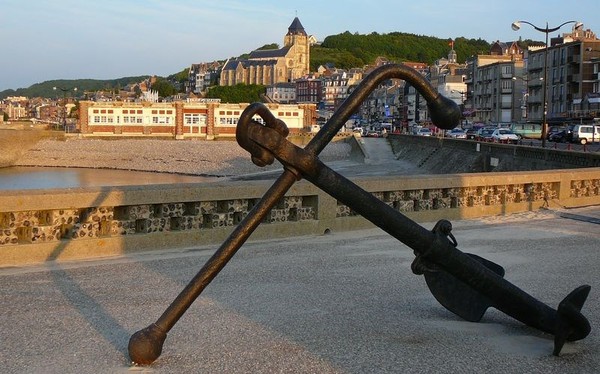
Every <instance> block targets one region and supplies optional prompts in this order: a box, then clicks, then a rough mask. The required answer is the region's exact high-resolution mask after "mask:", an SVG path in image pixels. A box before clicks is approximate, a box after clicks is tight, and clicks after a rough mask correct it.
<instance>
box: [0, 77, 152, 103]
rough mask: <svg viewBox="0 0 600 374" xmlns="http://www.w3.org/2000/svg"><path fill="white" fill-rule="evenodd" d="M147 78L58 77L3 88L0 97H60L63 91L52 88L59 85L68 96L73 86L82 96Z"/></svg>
mask: <svg viewBox="0 0 600 374" xmlns="http://www.w3.org/2000/svg"><path fill="white" fill-rule="evenodd" d="M147 78H149V76H148V75H143V76H139V77H124V78H118V79H109V80H101V79H58V80H51V81H45V82H42V83H36V84H34V85H31V86H29V87H28V88H19V89H16V90H4V91H1V92H0V99H5V98H6V97H8V96H26V97H46V98H60V97H62V96H63V92H62V90H60V89H57V90H54V87H60V88H62V89H65V90H68V92H67V93H66V94H67V95H68V96H73V94H74V93H75V91H74V88H77V93H76V95H77V96H82V95H83V93H84V92H85V91H100V90H107V91H110V90H115V89H119V88H123V87H125V86H127V85H128V84H130V83H139V82H141V81H143V80H144V79H147Z"/></svg>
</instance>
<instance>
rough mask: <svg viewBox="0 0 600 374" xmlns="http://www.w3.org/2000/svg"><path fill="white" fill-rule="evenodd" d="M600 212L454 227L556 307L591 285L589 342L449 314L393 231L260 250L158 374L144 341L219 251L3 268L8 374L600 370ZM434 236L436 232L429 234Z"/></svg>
mask: <svg viewBox="0 0 600 374" xmlns="http://www.w3.org/2000/svg"><path fill="white" fill-rule="evenodd" d="M598 220H600V207H589V208H579V209H575V210H569V211H553V210H541V211H536V212H528V213H522V214H516V215H510V216H504V217H490V218H485V219H478V220H464V221H457V222H453V224H454V231H453V233H454V235H455V237H456V239H457V241H458V248H459V249H461V250H462V251H464V252H471V253H476V254H479V255H481V256H483V257H485V258H487V259H489V260H492V261H495V262H496V263H498V264H501V265H502V266H504V268H505V270H506V277H505V278H506V279H507V280H509V281H510V282H512V283H513V284H515V285H516V286H518V287H520V288H521V289H523V290H524V291H526V292H528V293H530V294H531V295H532V296H534V297H536V298H538V299H540V300H541V301H543V302H545V303H547V304H548V305H549V306H551V307H552V308H556V306H557V305H558V303H559V302H560V301H561V300H562V299H563V298H564V297H565V296H566V295H567V294H568V293H569V292H570V291H571V290H573V289H574V288H575V287H577V286H579V285H582V284H589V285H591V286H592V291H591V293H590V296H589V298H588V301H587V302H586V304H585V305H584V307H583V313H584V315H585V316H586V317H587V318H588V319H589V321H590V323H591V325H592V332H591V334H590V335H589V336H588V337H587V338H586V339H584V340H582V341H579V342H574V343H567V344H566V345H565V347H564V348H563V352H562V355H561V357H554V356H552V355H551V352H552V347H553V341H552V338H551V337H550V336H549V335H547V334H544V333H541V332H538V331H537V330H534V329H532V328H529V327H527V326H524V325H523V324H521V323H520V322H518V321H516V320H514V319H512V318H511V317H508V316H507V315H505V314H503V313H501V312H499V311H497V310H495V309H490V310H488V312H487V313H486V315H485V316H484V318H483V320H482V321H481V323H470V322H465V321H463V320H461V319H460V318H458V317H456V316H455V315H453V314H451V313H450V312H448V311H446V310H445V309H444V308H443V307H442V306H441V305H440V304H438V303H437V302H436V301H435V299H434V298H433V296H432V295H431V293H430V292H429V290H428V289H427V287H426V285H425V281H424V279H423V278H422V277H421V276H415V275H413V274H412V273H411V271H410V263H411V261H412V260H413V258H414V256H413V254H412V250H410V249H409V248H407V247H406V246H404V245H403V244H401V243H399V242H397V241H396V240H395V239H393V238H391V237H390V236H389V235H387V234H386V233H383V232H382V231H381V230H379V229H369V230H360V231H352V232H345V233H336V232H333V233H331V234H329V235H323V236H313V237H301V238H289V239H286V240H283V239H277V240H270V241H261V242H258V241H250V242H249V243H247V244H246V245H244V246H243V247H242V248H241V250H240V251H239V253H238V254H237V255H236V256H235V257H234V258H233V259H232V261H231V262H230V263H229V265H228V266H227V267H225V269H224V270H223V271H222V272H221V274H219V275H218V276H217V277H216V278H215V280H214V281H213V282H212V283H211V284H210V285H209V286H208V287H207V289H206V290H205V292H204V293H203V294H202V295H201V296H200V298H199V299H198V300H196V302H195V303H194V304H193V305H192V307H191V308H190V309H189V310H188V311H187V313H186V314H185V315H184V316H183V318H182V319H181V320H180V321H179V322H178V323H177V324H176V325H175V327H174V328H173V329H172V330H171V332H170V333H169V335H168V338H167V340H166V342H165V345H164V349H163V353H162V356H161V357H160V358H159V359H158V360H157V361H156V362H155V363H154V364H153V365H152V366H150V367H135V366H132V365H131V363H130V362H129V359H128V355H127V343H128V340H129V337H130V335H131V334H132V333H134V332H135V331H137V330H138V329H140V328H143V327H146V326H147V325H149V324H150V323H152V322H154V321H156V319H157V318H158V317H159V316H160V315H161V313H162V312H163V311H164V310H165V308H166V307H167V306H168V305H169V304H170V303H171V302H172V301H173V299H174V298H175V297H176V296H177V294H178V293H179V292H180V291H181V290H182V289H183V287H184V286H185V285H186V284H187V282H188V281H189V280H190V279H191V278H192V277H193V276H194V275H195V274H196V272H197V271H198V270H199V269H200V268H201V267H202V265H203V264H204V263H205V262H206V261H207V259H208V258H209V257H210V256H211V255H212V253H213V252H214V250H215V249H216V247H215V246H207V247H196V248H189V249H186V250H177V251H175V250H171V251H164V252H160V253H157V252H152V253H138V254H135V255H134V254H132V255H127V256H120V257H111V258H106V259H101V260H93V261H91V260H90V261H80V262H66V263H52V262H49V263H46V264H44V265H38V266H28V267H12V268H2V269H0V303H1V307H0V342H1V345H2V348H1V349H0V368H1V370H0V371H1V372H2V373H129V372H141V373H486V372H494V373H597V372H598V368H599V367H600V337H599V334H598V326H600V302H599V298H598V290H599V289H600V273H599V272H598V266H599V265H600V261H599V259H598V258H599V256H598V251H599V250H600V246H599V245H598V243H599V239H600V231H599V228H600V226H598ZM423 226H424V227H426V228H428V229H430V228H431V227H433V223H426V224H423Z"/></svg>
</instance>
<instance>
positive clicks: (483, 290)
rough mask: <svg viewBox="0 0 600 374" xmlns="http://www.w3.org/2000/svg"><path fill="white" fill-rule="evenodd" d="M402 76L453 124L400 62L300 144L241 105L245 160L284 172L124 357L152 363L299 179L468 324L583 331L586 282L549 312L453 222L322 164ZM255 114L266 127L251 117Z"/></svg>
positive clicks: (449, 107)
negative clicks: (422, 215)
mask: <svg viewBox="0 0 600 374" xmlns="http://www.w3.org/2000/svg"><path fill="white" fill-rule="evenodd" d="M391 78H398V79H403V80H405V81H407V82H408V83H410V84H411V85H412V86H413V87H415V88H416V89H417V90H418V91H419V93H420V94H421V95H422V96H423V97H424V98H425V99H426V101H427V103H428V108H429V111H430V114H431V118H432V121H433V122H434V124H435V125H436V126H438V127H440V128H444V129H450V128H453V127H455V126H456V124H458V121H459V119H460V112H459V110H458V107H457V105H456V104H455V103H454V102H453V101H451V100H449V99H447V98H445V97H443V96H441V95H439V94H438V93H437V92H435V90H434V89H433V88H432V87H431V86H430V84H429V83H428V82H427V81H426V80H425V79H424V78H423V77H422V76H421V75H420V74H419V73H418V72H416V71H415V70H413V69H411V68H409V67H406V66H404V65H394V64H390V65H385V66H383V67H380V68H378V69H376V70H375V71H373V72H372V73H371V74H370V75H369V76H368V77H367V78H365V79H364V80H363V81H362V82H361V84H360V85H359V86H358V87H357V88H356V90H355V91H354V92H353V93H352V94H351V95H350V96H349V97H348V98H347V99H346V101H345V102H344V103H343V104H342V105H341V107H340V108H339V109H338V110H337V111H336V112H335V113H334V114H333V116H332V117H331V118H330V120H329V121H328V122H327V124H326V125H325V126H323V128H322V129H321V130H320V131H319V132H318V133H317V134H316V135H315V136H314V138H313V139H312V140H311V141H310V142H309V143H308V144H307V145H306V147H304V148H299V147H297V146H295V145H294V144H292V143H290V142H289V141H288V140H287V139H286V137H287V135H288V129H287V127H286V125H285V123H283V122H282V121H281V120H278V119H276V118H275V117H274V116H273V115H272V114H271V112H270V111H269V110H268V108H267V107H265V106H264V105H262V104H260V103H255V104H252V105H250V106H248V107H247V108H246V109H245V110H244V112H243V113H242V115H241V116H240V120H239V122H238V126H237V129H236V138H237V141H238V143H239V144H240V146H242V147H243V148H244V149H246V150H247V151H248V152H249V153H250V154H251V157H252V161H253V162H254V163H255V164H256V165H259V166H264V165H268V164H271V163H272V162H274V160H275V159H277V160H278V161H280V162H281V163H282V165H284V171H283V173H282V174H281V176H280V177H279V178H278V179H277V180H276V181H275V182H274V184H273V185H272V186H271V187H270V188H269V190H268V191H267V192H266V193H265V194H264V196H263V198H262V199H261V200H260V201H259V203H258V204H257V205H255V206H254V207H253V209H252V210H251V211H250V212H249V213H248V215H247V216H246V217H245V218H244V219H243V220H242V222H240V224H239V225H238V226H236V227H235V229H234V230H233V231H232V233H231V234H230V235H229V237H228V238H227V239H226V240H225V242H223V244H222V245H221V246H220V247H219V248H218V249H217V251H216V252H215V253H214V254H213V256H212V257H211V258H210V259H209V260H208V261H207V262H206V264H205V265H204V266H203V267H202V268H201V269H200V271H199V272H198V273H197V274H196V275H195V276H194V278H192V280H191V281H190V282H189V283H188V285H187V286H186V287H185V288H184V289H183V290H182V291H181V293H180V294H179V295H178V296H177V297H176V298H175V300H174V301H173V302H172V303H171V305H169V307H168V308H167V309H166V310H165V312H164V313H163V314H162V315H161V316H160V317H159V319H158V320H157V321H156V322H154V323H152V324H151V325H149V326H148V327H146V328H144V329H142V330H139V331H137V332H136V333H134V334H133V335H132V336H131V338H130V340H129V347H128V348H129V356H130V358H131V359H132V361H134V362H135V363H137V364H142V365H147V364H151V363H152V362H154V361H155V360H156V359H157V358H158V357H159V356H160V354H161V353H162V348H163V343H164V341H165V339H166V337H167V333H168V332H169V331H170V330H171V328H173V326H174V325H175V323H177V321H178V320H179V318H181V316H182V315H183V314H184V313H185V311H186V310H187V309H188V308H189V307H190V305H191V304H192V303H193V302H194V301H195V300H196V298H197V297H198V296H199V295H200V294H201V292H202V291H203V290H204V288H206V286H207V285H208V284H209V283H210V282H211V281H212V279H214V277H216V275H217V274H218V273H219V272H220V270H221V269H223V268H224V267H225V265H226V264H227V262H228V261H229V260H230V259H231V258H232V257H233V255H235V253H236V252H237V250H238V249H239V248H240V247H241V246H242V245H243V243H244V242H245V241H246V240H247V239H248V237H249V236H250V235H251V234H252V232H253V231H254V230H255V229H256V227H257V226H258V225H259V224H260V223H261V222H262V219H263V218H264V217H265V215H266V214H267V213H268V212H269V211H270V210H271V208H273V207H274V206H275V204H277V202H278V201H279V200H280V199H281V198H282V197H283V196H284V194H285V193H286V192H287V190H289V188H290V187H291V186H292V185H293V184H294V183H295V182H296V181H297V180H299V179H301V178H305V179H306V180H308V181H310V182H311V183H313V184H315V185H316V186H317V187H319V188H321V189H322V190H323V191H325V192H326V193H328V194H330V195H331V196H333V197H335V198H336V199H338V200H339V201H341V202H342V203H344V204H346V205H347V206H349V207H351V208H352V209H353V210H354V211H356V212H357V213H359V214H361V215H362V216H363V217H365V218H366V219H368V220H369V221H371V222H372V223H374V224H375V225H377V226H378V227H380V228H381V229H383V230H384V231H386V232H387V233H388V234H390V235H391V236H393V237H394V238H396V239H398V240H399V241H401V242H402V243H404V244H405V245H407V246H408V247H410V248H412V249H413V250H414V253H415V255H416V257H415V260H414V261H413V263H412V265H411V269H412V271H413V273H415V274H418V275H421V274H422V275H424V277H425V281H426V284H427V286H428V287H429V289H430V291H431V292H432V294H433V295H434V297H435V298H436V299H437V300H438V301H439V302H440V304H442V305H443V306H444V307H445V308H447V309H448V310H450V311H452V312H453V313H455V314H457V315H458V316H460V317H461V318H463V319H466V320H468V321H473V322H477V321H479V320H481V318H482V317H483V315H484V313H485V311H486V310H487V309H488V308H489V307H494V308H496V309H498V310H501V311H502V312H504V313H506V314H508V315H509V316H511V317H513V318H515V319H517V320H519V321H521V322H523V323H524V324H526V325H528V326H531V327H534V328H537V329H539V330H541V331H544V332H546V333H549V334H552V335H554V350H553V354H554V355H559V354H560V351H561V349H562V347H563V345H564V343H565V342H566V341H576V340H580V339H583V338H585V337H586V336H587V335H588V334H589V332H590V330H591V327H590V324H589V322H588V320H587V319H586V318H585V317H584V316H583V315H582V313H581V312H580V311H581V308H582V307H583V304H584V303H585V300H586V299H587V296H588V294H589V291H590V286H588V285H582V286H580V287H578V288H576V289H575V290H573V291H572V292H571V293H570V294H568V295H567V296H566V297H565V298H564V299H563V301H561V302H560V303H559V305H558V308H557V309H553V308H551V307H549V306H547V305H546V304H544V303H542V302H540V301H539V300H537V299H535V298H534V297H532V296H531V295H529V294H527V293H526V292H524V291H522V290H521V289H519V288H518V287H516V286H514V285H513V284H511V283H510V282H508V281H507V280H505V279H504V269H503V268H502V267H501V266H500V265H498V264H495V263H493V262H491V261H489V260H486V259H484V258H482V257H480V256H477V255H473V254H467V253H464V252H461V251H460V250H459V249H458V248H457V241H456V239H455V238H454V236H453V235H452V233H451V231H452V225H451V223H450V222H448V221H446V220H441V221H439V222H438V223H437V224H436V225H435V227H434V228H433V229H432V230H431V231H429V230H426V229H425V228H423V227H421V226H420V225H418V224H417V223H415V222H413V221H412V220H410V219H409V218H407V217H406V216H404V215H402V214H401V213H400V212H398V211H396V210H394V209H393V208H391V207H390V206H388V205H387V204H385V203H383V202H382V201H381V200H379V199H377V198H376V197H374V196H373V195H372V194H370V193H368V192H367V191H365V190H363V189H361V188H360V187H359V186H357V185H356V184H354V183H353V182H351V181H350V180H348V179H346V178H345V177H343V176H342V175H340V174H338V173H336V172H335V171H333V170H332V169H330V168H329V167H327V166H326V165H325V164H323V163H322V162H321V161H320V160H319V158H318V154H319V153H320V152H321V151H322V150H323V148H325V146H326V145H327V144H328V143H329V142H330V141H331V140H332V139H333V137H334V136H335V134H336V133H337V132H338V130H339V129H340V128H341V127H342V125H343V124H344V123H345V122H346V121H347V120H348V118H350V116H351V115H352V114H353V113H354V112H355V111H356V109H357V107H358V106H359V105H360V103H361V102H362V101H363V100H364V99H366V98H367V97H368V95H369V93H370V92H371V91H372V90H373V89H374V88H375V87H377V85H378V84H379V83H381V82H383V81H385V80H387V79H391ZM255 115H258V116H260V117H261V118H262V119H263V120H264V122H265V125H262V124H261V123H259V122H257V121H255V120H253V117H254V116H255Z"/></svg>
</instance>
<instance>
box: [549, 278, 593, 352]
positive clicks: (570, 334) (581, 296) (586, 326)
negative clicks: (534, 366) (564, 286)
mask: <svg viewBox="0 0 600 374" xmlns="http://www.w3.org/2000/svg"><path fill="white" fill-rule="evenodd" d="M590 289H591V287H590V286H588V285H583V286H579V287H577V288H576V289H574V290H573V291H571V293H570V294H568V295H567V297H565V298H564V299H563V301H561V302H560V304H558V309H557V312H558V313H557V314H558V321H557V323H556V325H557V326H556V332H555V333H554V351H553V352H552V354H554V355H555V356H558V355H559V354H560V351H561V350H562V347H563V345H564V344H565V341H576V340H581V339H583V338H585V337H586V336H588V334H589V333H590V331H591V330H592V328H591V327H590V322H589V321H588V320H587V319H586V318H585V317H584V316H583V314H581V308H582V307H583V304H584V303H585V300H586V299H587V297H588V294H589V293H590Z"/></svg>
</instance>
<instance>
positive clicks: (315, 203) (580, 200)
mask: <svg viewBox="0 0 600 374" xmlns="http://www.w3.org/2000/svg"><path fill="white" fill-rule="evenodd" d="M354 181H355V183H357V184H358V185H359V186H361V187H362V188H363V189H365V190H367V191H370V192H371V193H373V194H374V195H375V196H376V197H377V198H379V199H380V200H381V201H383V202H384V203H385V204H387V205H388V206H389V207H390V208H391V209H394V210H396V211H398V212H401V213H402V214H405V215H407V216H408V217H410V218H412V219H413V220H416V221H418V222H432V221H436V220H438V219H441V218H446V219H451V220H452V219H454V220H456V219H466V218H475V217H482V216H490V215H499V214H509V213H516V212H523V211H532V210H537V209H540V208H543V207H547V208H566V207H576V206H588V205H598V204H600V168H585V169H576V170H575V169H574V170H551V171H532V172H512V173H510V174H509V173H495V172H491V173H471V174H452V175H428V176H415V177H365V178H360V179H354ZM271 184H272V181H243V182H216V183H208V184H179V185H153V186H124V187H112V188H88V189H83V188H82V189H69V190H44V191H41V190H40V191H35V190H34V191H26V192H21V191H15V192H9V191H5V192H0V266H11V265H19V264H27V263H43V262H45V261H53V260H56V261H65V260H73V259H82V258H89V257H100V256H110V255H119V254H120V255H126V254H127V253H131V252H137V251H149V250H160V249H177V248H182V249H183V248H190V247H194V246H200V245H206V244H215V245H217V244H220V243H221V242H222V241H223V240H224V239H225V238H226V237H227V236H228V235H229V233H230V232H231V231H232V229H233V228H234V227H235V226H236V225H237V224H239V222H240V221H241V220H242V219H244V217H246V216H247V215H248V212H249V211H250V210H251V209H252V207H253V206H254V205H255V204H256V203H257V201H258V200H259V199H260V198H261V197H262V195H263V194H264V193H265V191H267V189H268V188H269V187H270V185H271ZM369 227H372V224H371V223H369V222H368V221H366V220H365V219H363V218H362V217H360V216H357V215H356V214H355V212H354V211H353V210H352V209H351V208H350V207H348V206H345V205H343V204H341V203H340V202H338V201H337V200H336V199H334V198H332V197H331V196H329V195H327V194H325V193H324V192H322V191H321V190H320V189H318V188H317V187H315V186H313V185H311V184H310V183H308V182H306V181H300V182H298V183H296V184H295V185H294V186H293V187H292V188H291V189H290V191H289V192H288V193H287V194H286V196H285V198H284V199H282V200H281V201H280V203H279V204H278V205H277V206H276V207H275V208H274V209H273V210H272V211H271V212H270V214H269V215H268V216H267V217H266V219H265V222H264V223H263V224H261V225H260V226H259V227H258V229H257V230H256V231H255V232H254V233H253V234H252V236H251V239H267V238H281V237H290V236H303V235H321V234H323V233H325V232H328V231H331V230H335V231H347V230H354V229H362V228H369Z"/></svg>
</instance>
